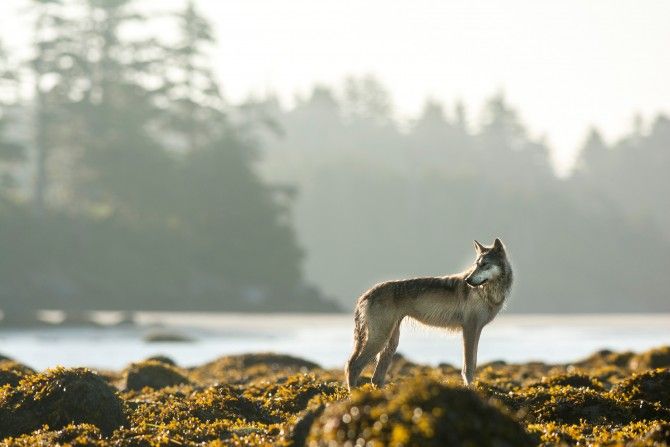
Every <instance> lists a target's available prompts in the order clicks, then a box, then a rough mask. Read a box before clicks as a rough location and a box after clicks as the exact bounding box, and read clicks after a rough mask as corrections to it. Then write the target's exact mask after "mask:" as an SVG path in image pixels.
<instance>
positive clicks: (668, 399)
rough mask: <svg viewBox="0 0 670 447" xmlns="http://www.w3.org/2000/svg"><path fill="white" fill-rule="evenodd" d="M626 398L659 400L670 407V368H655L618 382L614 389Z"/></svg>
mask: <svg viewBox="0 0 670 447" xmlns="http://www.w3.org/2000/svg"><path fill="white" fill-rule="evenodd" d="M612 392H613V393H615V394H619V395H621V396H623V397H624V398H626V399H641V400H645V401H648V402H658V403H660V404H661V405H663V406H665V407H667V408H669V409H670V369H662V368H659V369H654V370H650V371H646V372H644V373H642V374H634V375H633V376H632V377H630V378H628V379H626V380H624V381H623V382H621V383H619V384H617V385H616V386H615V387H614V389H613V390H612Z"/></svg>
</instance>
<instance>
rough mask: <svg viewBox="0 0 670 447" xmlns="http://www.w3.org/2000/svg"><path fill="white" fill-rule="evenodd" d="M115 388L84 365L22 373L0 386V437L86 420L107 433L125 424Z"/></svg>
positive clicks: (54, 427)
mask: <svg viewBox="0 0 670 447" xmlns="http://www.w3.org/2000/svg"><path fill="white" fill-rule="evenodd" d="M124 420H125V419H124V415H123V411H122V403H121V400H120V399H119V397H118V396H117V395H116V393H115V391H114V389H113V388H112V387H111V386H110V385H109V384H108V383H107V382H105V380H103V379H102V378H101V377H99V376H98V375H97V374H95V373H93V372H92V371H90V370H88V369H85V368H75V369H66V368H61V367H59V368H54V369H49V370H47V371H45V372H44V373H41V374H33V375H28V376H25V377H23V378H22V379H21V381H20V382H19V384H18V385H17V386H16V387H14V388H7V387H6V388H2V389H0V439H2V438H4V437H7V436H16V435H20V434H24V433H29V432H31V431H33V430H36V429H38V428H40V427H42V426H43V425H45V424H46V425H49V427H50V428H51V429H60V428H62V427H65V426H67V425H69V424H79V423H89V424H92V425H95V426H96V427H98V428H99V429H100V431H101V432H102V433H104V434H110V433H111V432H112V431H113V430H114V429H116V428H118V427H119V426H120V425H122V424H123V423H124Z"/></svg>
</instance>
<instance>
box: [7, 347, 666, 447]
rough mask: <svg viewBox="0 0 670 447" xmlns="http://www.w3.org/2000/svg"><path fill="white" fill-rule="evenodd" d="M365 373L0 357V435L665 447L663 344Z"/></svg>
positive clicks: (239, 362)
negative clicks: (544, 359)
mask: <svg viewBox="0 0 670 447" xmlns="http://www.w3.org/2000/svg"><path fill="white" fill-rule="evenodd" d="M368 381H369V372H368V374H367V375H366V376H365V378H364V384H363V385H362V386H361V387H360V388H359V389H357V390H355V391H354V392H353V393H351V394H350V393H348V392H347V390H346V388H345V387H344V385H343V383H342V371H341V370H328V369H322V368H320V367H319V365H317V364H315V363H312V362H310V361H307V360H303V359H299V358H295V357H291V356H286V355H280V354H271V353H263V354H247V355H239V356H226V357H221V358H219V359H217V360H215V361H212V362H209V363H207V364H204V365H200V366H197V367H193V368H183V367H180V366H179V365H176V364H175V363H174V362H173V361H172V360H171V359H170V358H168V357H154V358H150V359H146V360H144V361H141V362H138V363H134V364H131V365H129V366H128V367H126V368H125V369H123V370H122V371H93V370H90V369H85V368H62V367H57V368H53V369H48V370H46V371H43V372H39V373H38V372H36V371H34V370H32V369H31V368H30V367H29V366H26V365H22V364H20V363H17V362H16V361H14V360H11V359H9V358H6V357H2V356H1V355H0V439H2V441H0V445H2V446H35V445H44V446H47V445H73V446H120V447H124V446H147V447H149V446H151V447H154V446H196V445H211V446H224V445H240V446H247V445H268V446H303V445H308V446H335V445H349V446H355V445H365V446H386V445H388V446H410V445H416V446H443V445H453V446H458V445H474V446H487V445H490V446H532V445H546V446H549V445H630V446H663V445H670V347H660V348H657V349H654V350H650V351H647V352H643V353H638V354H635V353H631V352H623V353H616V352H610V351H600V352H597V353H594V354H593V355H592V356H590V357H588V358H586V359H583V360H580V361H576V362H574V363H571V364H557V365H551V364H545V363H523V364H506V363H505V362H491V363H489V364H485V365H482V366H481V367H480V368H479V370H478V373H477V381H476V383H475V385H474V387H472V388H471V389H466V388H464V387H463V386H462V384H461V379H460V371H459V370H458V369H457V368H455V367H453V366H451V365H446V364H442V365H439V366H437V367H432V366H425V365H418V364H415V363H413V362H411V361H410V360H407V359H405V358H403V357H402V356H400V355H397V356H396V358H395V359H394V362H393V365H392V366H391V371H390V380H389V382H390V383H389V385H388V386H387V387H385V388H384V389H381V390H379V389H375V388H373V387H372V386H371V385H370V384H368V383H367V382H368Z"/></svg>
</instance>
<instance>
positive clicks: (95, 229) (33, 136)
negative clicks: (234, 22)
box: [0, 0, 336, 319]
mask: <svg viewBox="0 0 670 447" xmlns="http://www.w3.org/2000/svg"><path fill="white" fill-rule="evenodd" d="M137 3H138V2H135V1H132V0H33V1H32V2H31V8H32V9H31V12H30V13H31V17H32V21H33V29H32V56H31V58H30V60H27V61H17V60H14V59H13V58H12V55H11V54H8V52H7V51H6V50H5V51H3V52H2V53H0V57H1V59H0V61H1V62H2V68H1V69H0V73H2V97H3V101H4V102H3V104H2V115H1V116H2V121H0V131H1V132H2V134H1V135H2V137H1V138H2V139H1V140H0V141H2V146H1V149H2V152H1V154H2V167H3V171H2V172H3V183H2V191H1V196H0V197H1V203H0V246H1V247H2V256H0V300H1V301H0V303H1V304H0V308H2V309H3V310H4V311H5V313H6V314H9V315H12V318H15V319H19V318H20V315H19V314H20V313H22V312H23V311H24V310H26V309H27V310H32V309H45V308H46V309H66V310H69V309H182V310H186V309H190V310H197V309H200V310H204V309H226V310H256V311H262V310H273V309H278V308H281V309H285V310H288V311H291V310H293V311H295V310H305V311H310V310H332V309H335V308H336V306H335V305H334V304H332V303H331V302H330V301H329V300H328V299H326V298H325V297H323V296H322V294H321V293H320V292H319V290H318V289H317V288H316V287H315V286H313V285H312V284H309V283H308V282H307V281H306V280H305V278H304V275H303V273H302V259H303V250H302V249H301V247H300V246H299V245H298V243H297V239H296V235H295V233H294V230H293V227H292V225H291V222H290V216H289V209H290V198H288V197H287V195H286V192H285V191H284V189H283V188H281V187H276V186H273V185H271V184H269V183H267V182H265V181H263V180H262V179H261V178H260V177H259V176H258V175H257V173H256V167H255V164H256V161H257V158H258V156H259V146H258V141H257V137H256V134H257V133H258V132H260V130H261V128H263V127H267V126H265V125H264V124H263V123H262V122H261V121H260V120H259V119H258V118H257V117H255V116H252V115H250V114H249V113H247V112H245V110H244V109H243V108H241V107H233V106H231V105H229V104H227V102H226V101H225V99H224V98H223V96H222V95H221V91H220V88H219V83H218V81H217V79H216V77H215V75H214V73H213V71H212V69H211V67H210V66H209V62H208V60H209V56H208V54H209V53H208V51H210V50H211V48H212V46H213V45H215V39H214V33H213V31H212V29H211V27H210V25H209V23H208V21H207V20H206V19H205V18H204V17H203V16H202V15H201V14H200V13H199V11H198V10H197V9H196V7H195V5H194V3H193V2H187V3H186V5H185V7H184V8H183V9H182V10H180V11H176V12H174V13H170V14H169V16H168V17H167V19H168V20H170V21H171V23H172V26H173V27H174V28H175V30H176V33H175V35H176V36H177V38H176V39H174V40H173V41H162V40H161V39H159V38H157V36H154V35H151V34H149V33H146V32H145V29H146V26H147V23H149V22H151V21H152V20H153V19H152V18H151V17H147V16H144V15H142V14H141V13H140V12H139V10H138V9H137ZM162 19H163V20H164V19H165V17H162ZM26 86H29V87H30V90H31V92H32V93H31V94H30V95H29V96H28V98H27V99H26V98H23V99H22V97H21V94H20V91H21V89H26ZM21 130H25V132H23V133H22V132H20V131H21Z"/></svg>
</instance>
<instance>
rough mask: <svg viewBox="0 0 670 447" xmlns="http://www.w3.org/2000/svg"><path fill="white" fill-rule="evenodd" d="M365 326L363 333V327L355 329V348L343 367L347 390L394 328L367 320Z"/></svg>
mask: <svg viewBox="0 0 670 447" xmlns="http://www.w3.org/2000/svg"><path fill="white" fill-rule="evenodd" d="M371 323H372V324H371ZM366 324H367V327H365V329H364V331H363V330H362V329H363V327H361V328H360V329H359V328H358V327H357V328H356V331H355V333H354V337H355V340H356V342H355V343H356V346H355V347H354V352H353V353H352V354H351V357H350V358H349V361H348V362H347V364H346V366H345V374H346V377H347V387H348V388H349V389H351V388H353V387H355V386H356V384H357V382H358V377H359V376H360V375H361V372H363V368H365V366H366V365H367V364H368V363H370V362H371V361H372V360H373V359H374V358H375V356H376V355H377V354H378V353H379V351H381V350H382V349H383V348H384V346H385V345H386V343H387V341H388V339H389V336H390V335H391V330H392V329H393V327H394V326H393V325H392V324H384V322H380V321H373V322H371V321H369V320H368V321H367V322H366ZM363 332H364V333H363Z"/></svg>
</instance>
